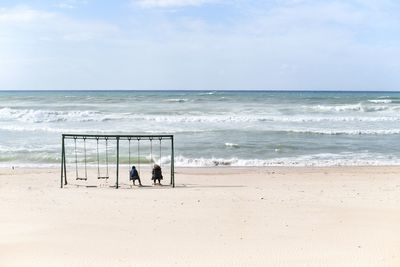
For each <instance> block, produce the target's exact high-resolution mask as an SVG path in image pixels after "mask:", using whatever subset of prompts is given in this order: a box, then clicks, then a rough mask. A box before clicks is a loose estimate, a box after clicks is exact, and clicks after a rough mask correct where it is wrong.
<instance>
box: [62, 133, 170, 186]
mask: <svg viewBox="0 0 400 267" xmlns="http://www.w3.org/2000/svg"><path fill="white" fill-rule="evenodd" d="M70 139H72V140H74V143H75V147H74V148H75V150H74V151H75V167H76V168H77V165H78V160H77V152H76V140H77V139H82V140H84V155H85V174H86V175H85V176H86V179H87V169H86V168H87V167H86V164H87V163H86V140H89V139H92V140H96V142H97V159H98V157H99V154H98V141H99V140H106V143H107V144H106V146H107V145H108V141H116V143H117V145H116V147H117V154H116V158H117V159H116V184H115V188H118V187H119V154H120V150H119V148H120V141H121V140H126V141H129V146H130V140H133V139H136V140H137V142H138V158H139V161H140V146H139V143H140V141H141V140H149V141H150V143H151V146H152V141H153V140H157V139H158V140H159V141H160V163H161V142H162V141H163V140H170V142H171V181H170V185H171V186H172V187H175V170H174V169H175V168H174V136H173V135H105V134H103V135H96V134H62V136H61V188H63V187H64V186H65V185H67V184H68V182H67V161H66V155H65V140H70ZM129 152H130V147H129ZM152 152H153V151H152V147H151V154H152ZM106 153H107V155H106V156H107V157H108V151H106ZM129 154H130V153H129ZM129 157H130V155H129ZM97 162H98V166H97V168H98V171H99V161H97ZM107 163H108V159H107ZM107 165H108V164H107ZM107 168H108V166H107ZM139 168H140V167H139ZM76 171H77V169H76ZM139 171H140V169H139ZM98 174H99V172H98ZM98 176H99V175H98ZM102 178H103V177H102ZM107 178H108V172H107ZM86 179H82V180H86ZM98 179H100V178H99V177H98Z"/></svg>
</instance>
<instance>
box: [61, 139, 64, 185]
mask: <svg viewBox="0 0 400 267" xmlns="http://www.w3.org/2000/svg"><path fill="white" fill-rule="evenodd" d="M63 179H64V136H63V137H62V141H61V188H63V183H64V181H63Z"/></svg>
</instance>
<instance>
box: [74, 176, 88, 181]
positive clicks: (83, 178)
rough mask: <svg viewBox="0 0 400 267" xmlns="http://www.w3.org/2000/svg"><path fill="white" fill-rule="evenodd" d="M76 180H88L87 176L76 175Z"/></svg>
mask: <svg viewBox="0 0 400 267" xmlns="http://www.w3.org/2000/svg"><path fill="white" fill-rule="evenodd" d="M76 180H83V181H86V180H87V177H76Z"/></svg>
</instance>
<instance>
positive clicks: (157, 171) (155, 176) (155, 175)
mask: <svg viewBox="0 0 400 267" xmlns="http://www.w3.org/2000/svg"><path fill="white" fill-rule="evenodd" d="M162 179H163V176H162V172H161V167H160V166H159V165H157V164H155V165H154V167H153V171H152V176H151V180H153V184H157V183H156V181H158V184H159V185H161V180H162Z"/></svg>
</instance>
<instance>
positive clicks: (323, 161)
mask: <svg viewBox="0 0 400 267" xmlns="http://www.w3.org/2000/svg"><path fill="white" fill-rule="evenodd" d="M166 163H167V164H168V162H166ZM362 165H373V166H382V165H400V158H398V157H393V156H390V155H382V154H368V153H361V154H360V153H358V154H355V153H354V154H353V153H343V154H331V153H321V154H313V155H304V156H299V157H285V158H273V159H240V158H187V157H183V156H178V157H176V158H175V166H178V167H216V166H233V167H268V166H362Z"/></svg>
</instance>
